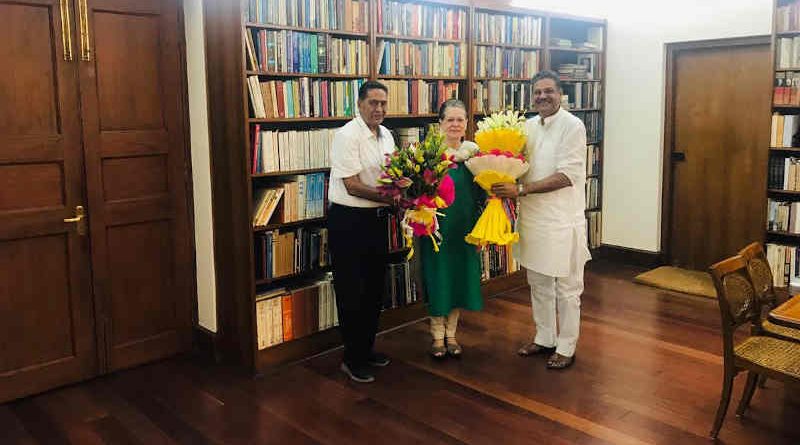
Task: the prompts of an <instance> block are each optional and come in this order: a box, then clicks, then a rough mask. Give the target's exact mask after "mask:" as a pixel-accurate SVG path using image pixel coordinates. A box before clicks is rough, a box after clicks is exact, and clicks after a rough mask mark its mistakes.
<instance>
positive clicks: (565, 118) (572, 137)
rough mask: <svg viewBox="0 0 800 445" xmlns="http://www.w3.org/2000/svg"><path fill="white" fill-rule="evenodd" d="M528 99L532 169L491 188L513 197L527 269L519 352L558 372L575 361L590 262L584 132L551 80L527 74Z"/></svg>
mask: <svg viewBox="0 0 800 445" xmlns="http://www.w3.org/2000/svg"><path fill="white" fill-rule="evenodd" d="M533 95H534V101H535V106H536V111H538V113H539V115H538V116H536V117H534V118H533V119H529V120H528V122H527V123H526V128H527V131H528V144H527V151H528V156H529V157H530V162H531V168H530V170H529V171H528V172H527V173H526V174H525V175H524V176H523V177H522V178H520V181H519V183H517V184H513V183H505V184H497V185H495V186H494V187H492V191H493V192H494V193H495V194H497V195H498V196H500V197H504V198H517V197H519V219H518V221H517V228H518V230H519V234H520V242H519V244H518V245H515V246H514V257H515V258H516V259H517V261H518V262H519V263H520V264H521V265H522V267H524V268H525V269H526V271H527V275H528V284H530V286H531V304H532V306H533V319H534V322H535V324H536V337H535V338H534V339H533V341H532V342H531V343H529V344H527V345H525V346H523V347H522V348H521V349H520V350H519V354H520V355H523V356H529V355H537V354H551V355H550V358H549V359H548V361H547V367H548V368H550V369H564V368H567V367H569V366H571V365H572V363H573V362H574V361H575V346H576V344H577V342H578V333H579V330H580V305H581V300H580V296H581V294H582V293H583V269H584V266H585V264H586V261H588V260H589V259H591V255H590V254H589V249H588V248H587V247H586V218H585V216H584V208H585V203H586V198H585V195H586V191H585V184H586V165H585V164H586V129H585V127H584V125H583V122H581V120H580V119H578V118H577V117H575V116H574V115H572V114H571V113H569V112H568V111H566V110H563V109H561V82H560V81H559V78H558V74H556V73H554V72H552V71H542V72H540V73H538V74H537V75H536V76H534V78H533ZM556 320H558V323H557V324H556Z"/></svg>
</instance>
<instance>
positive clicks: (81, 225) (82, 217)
mask: <svg viewBox="0 0 800 445" xmlns="http://www.w3.org/2000/svg"><path fill="white" fill-rule="evenodd" d="M64 222H65V223H75V224H76V226H77V227H76V228H77V230H78V235H81V236H83V235H86V212H85V211H84V210H83V206H76V207H75V217H73V218H64Z"/></svg>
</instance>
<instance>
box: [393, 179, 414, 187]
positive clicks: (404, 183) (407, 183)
mask: <svg viewBox="0 0 800 445" xmlns="http://www.w3.org/2000/svg"><path fill="white" fill-rule="evenodd" d="M413 183H414V181H412V180H411V179H410V178H408V177H406V176H403V177H402V178H400V179H396V180H395V181H394V185H395V186H396V187H399V188H401V189H404V188H408V187H411V184H413Z"/></svg>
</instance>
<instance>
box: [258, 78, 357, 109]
mask: <svg viewBox="0 0 800 445" xmlns="http://www.w3.org/2000/svg"><path fill="white" fill-rule="evenodd" d="M364 82H365V80H364V79H353V80H339V81H333V80H320V79H309V78H307V77H301V78H299V79H292V80H269V81H264V82H260V81H259V79H258V76H249V77H248V78H247V86H248V91H249V93H250V105H251V109H252V112H253V116H254V117H256V118H259V119H274V118H296V117H334V116H335V117H352V116H357V115H358V105H357V103H356V102H357V100H358V89H359V88H360V87H361V85H362V84H363V83H364Z"/></svg>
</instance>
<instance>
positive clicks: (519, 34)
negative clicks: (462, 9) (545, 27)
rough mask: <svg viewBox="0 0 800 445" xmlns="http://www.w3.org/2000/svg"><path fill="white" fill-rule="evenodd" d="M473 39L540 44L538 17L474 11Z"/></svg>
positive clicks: (540, 27) (512, 43) (540, 32)
mask: <svg viewBox="0 0 800 445" xmlns="http://www.w3.org/2000/svg"><path fill="white" fill-rule="evenodd" d="M473 20H474V21H475V24H474V26H473V29H474V36H473V39H474V40H475V42H478V43H500V44H511V45H530V46H540V45H541V43H542V37H541V36H542V19H541V18H540V17H532V16H519V15H505V14H490V13H486V12H476V13H475V17H474V19H473Z"/></svg>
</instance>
